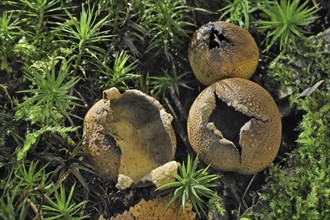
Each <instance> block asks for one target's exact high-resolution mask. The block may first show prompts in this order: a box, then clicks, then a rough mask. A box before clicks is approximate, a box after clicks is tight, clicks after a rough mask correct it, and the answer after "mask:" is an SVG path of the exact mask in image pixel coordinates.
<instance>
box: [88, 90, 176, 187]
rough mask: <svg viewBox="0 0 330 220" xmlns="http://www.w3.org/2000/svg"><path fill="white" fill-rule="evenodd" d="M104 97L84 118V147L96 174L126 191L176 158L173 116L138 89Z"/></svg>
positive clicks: (107, 93)
mask: <svg viewBox="0 0 330 220" xmlns="http://www.w3.org/2000/svg"><path fill="white" fill-rule="evenodd" d="M103 96H104V97H103V99H102V100H100V101H98V102H97V103H96V104H95V105H94V106H92V108H91V109H90V110H89V111H88V113H87V114H86V116H85V120H84V137H85V139H84V140H85V141H84V142H85V143H84V144H85V146H86V150H87V151H88V152H89V154H90V156H91V159H92V162H93V164H94V167H95V169H96V171H98V172H99V173H100V174H101V175H103V176H104V177H106V178H107V179H109V180H116V179H117V178H118V180H119V183H118V184H117V187H118V188H120V189H124V188H127V187H129V185H130V184H132V183H137V182H138V181H139V180H140V179H141V178H142V177H144V176H146V175H147V174H148V173H150V172H151V171H152V170H154V169H155V168H157V167H159V166H161V165H163V164H165V163H167V162H169V161H171V160H172V159H173V158H174V153H175V150H176V137H175V133H174V130H173V127H172V125H171V123H172V120H173V117H172V116H171V115H170V114H168V113H167V112H166V111H165V109H164V108H163V106H162V105H161V104H160V103H159V102H158V101H157V100H156V99H154V98H152V97H151V96H148V95H146V94H144V93H143V92H141V91H138V90H127V91H125V92H124V93H122V94H120V92H119V91H118V90H117V89H116V88H111V89H109V90H106V91H104V93H103ZM166 175H167V174H166ZM165 178H168V177H167V176H165Z"/></svg>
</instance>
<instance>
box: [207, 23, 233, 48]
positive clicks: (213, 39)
mask: <svg viewBox="0 0 330 220" xmlns="http://www.w3.org/2000/svg"><path fill="white" fill-rule="evenodd" d="M224 43H227V44H230V45H233V42H232V41H231V40H230V39H228V38H227V37H226V36H225V34H224V33H223V31H222V29H219V28H216V27H212V28H211V32H210V44H209V49H210V50H211V49H213V48H219V47H220V46H221V44H224Z"/></svg>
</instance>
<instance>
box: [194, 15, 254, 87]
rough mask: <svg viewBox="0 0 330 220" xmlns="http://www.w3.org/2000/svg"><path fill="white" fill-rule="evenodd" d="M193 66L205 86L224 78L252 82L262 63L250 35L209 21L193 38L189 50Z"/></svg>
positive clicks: (226, 24)
mask: <svg viewBox="0 0 330 220" xmlns="http://www.w3.org/2000/svg"><path fill="white" fill-rule="evenodd" d="M188 58H189V62H190V66H191V68H192V70H193V72H194V74H195V76H196V77H197V79H198V80H199V81H200V82H201V83H202V84H203V85H206V86H208V85H210V84H212V83H214V82H216V81H218V80H220V79H224V78H229V77H231V78H234V77H239V78H245V79H249V78H250V77H251V76H252V75H253V73H254V72H255V70H256V68H257V65H258V61H259V50H258V47H257V44H256V42H255V41H254V39H253V37H252V36H251V34H250V33H249V32H248V31H246V30H245V29H243V28H241V27H239V26H237V25H234V24H231V23H227V22H222V21H217V22H209V23H208V24H205V25H203V26H201V27H200V28H199V29H198V30H197V31H196V32H195V33H194V35H193V37H192V39H191V41H190V44H189V47H188Z"/></svg>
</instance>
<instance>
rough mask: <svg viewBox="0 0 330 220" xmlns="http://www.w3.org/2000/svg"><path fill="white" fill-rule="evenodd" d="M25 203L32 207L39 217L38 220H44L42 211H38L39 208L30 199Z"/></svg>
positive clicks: (26, 199)
mask: <svg viewBox="0 0 330 220" xmlns="http://www.w3.org/2000/svg"><path fill="white" fill-rule="evenodd" d="M24 201H25V202H27V203H28V204H29V205H30V207H31V208H32V210H33V212H34V213H35V214H36V217H38V219H40V220H42V219H44V217H43V215H42V211H41V209H38V208H37V206H36V205H35V204H34V203H33V202H32V201H31V200H30V199H29V198H27V197H26V198H25V199H24Z"/></svg>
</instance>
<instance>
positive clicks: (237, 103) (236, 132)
mask: <svg viewBox="0 0 330 220" xmlns="http://www.w3.org/2000/svg"><path fill="white" fill-rule="evenodd" d="M281 134H282V125H281V117H280V113H279V110H278V108H277V106H276V103H275V101H274V100H273V98H272V96H271V95H270V94H269V93H268V92H267V91H266V90H265V89H264V88H262V87H261V86H259V85H258V84H256V83H254V82H251V81H249V80H246V79H241V78H228V79H224V80H220V81H218V82H216V83H214V84H212V85H210V86H209V87H207V88H206V89H204V90H203V91H202V92H201V93H200V94H199V96H198V97H197V98H196V100H195V101H194V103H193V105H192V106H191V109H190V111H189V117H188V138H189V142H190V144H191V146H192V148H193V149H194V151H195V152H196V153H197V154H199V155H200V158H201V160H203V161H204V162H205V163H206V164H211V166H212V167H213V168H215V169H218V170H221V171H234V172H239V173H241V174H254V173H257V172H259V171H262V170H263V169H265V168H266V167H268V166H269V165H270V164H271V163H272V161H273V160H274V159H275V157H276V155H277V152H278V150H279V147H280V143H281Z"/></svg>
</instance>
